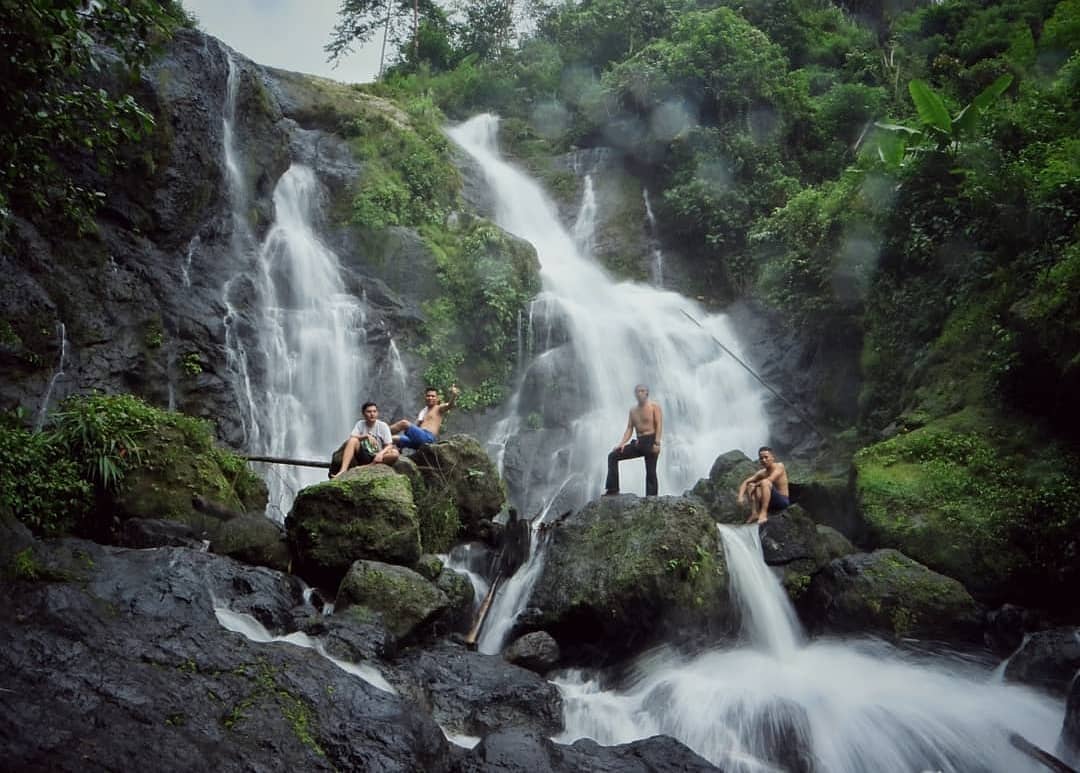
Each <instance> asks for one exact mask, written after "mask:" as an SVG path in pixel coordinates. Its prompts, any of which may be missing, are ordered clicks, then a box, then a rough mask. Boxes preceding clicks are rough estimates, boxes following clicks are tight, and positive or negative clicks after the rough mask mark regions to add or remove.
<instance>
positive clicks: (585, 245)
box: [574, 174, 597, 255]
mask: <svg viewBox="0 0 1080 773" xmlns="http://www.w3.org/2000/svg"><path fill="white" fill-rule="evenodd" d="M583 187H584V190H583V191H582V193H581V207H580V208H579V210H578V215H577V218H576V219H575V220H574V244H575V245H576V246H577V248H578V252H580V253H581V254H582V255H592V253H593V248H594V247H595V246H596V211H597V210H596V190H595V188H594V187H593V177H592V175H591V174H587V175H585V181H584V186H583Z"/></svg>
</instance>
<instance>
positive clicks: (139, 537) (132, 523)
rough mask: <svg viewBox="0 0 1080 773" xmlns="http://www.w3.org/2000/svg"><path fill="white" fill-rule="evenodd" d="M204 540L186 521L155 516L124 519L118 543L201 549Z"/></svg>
mask: <svg viewBox="0 0 1080 773" xmlns="http://www.w3.org/2000/svg"><path fill="white" fill-rule="evenodd" d="M208 543H209V540H204V539H201V538H200V537H199V535H198V534H196V533H195V530H194V529H193V528H191V527H190V526H188V525H187V524H186V523H179V522H177V521H162V520H160V519H157V518H131V519H129V520H127V521H124V526H123V528H122V529H121V532H120V544H121V545H123V546H124V547H126V548H136V549H145V548H166V547H173V548H194V549H195V550H203V549H205V548H206V546H207V544H208Z"/></svg>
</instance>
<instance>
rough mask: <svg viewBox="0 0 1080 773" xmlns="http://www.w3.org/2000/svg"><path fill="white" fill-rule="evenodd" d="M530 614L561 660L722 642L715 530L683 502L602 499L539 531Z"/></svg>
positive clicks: (726, 612) (722, 578) (701, 511)
mask: <svg viewBox="0 0 1080 773" xmlns="http://www.w3.org/2000/svg"><path fill="white" fill-rule="evenodd" d="M548 533H549V534H550V537H549V542H548V544H547V546H546V548H542V549H544V550H546V556H547V557H546V560H545V563H544V567H543V571H542V573H541V576H540V578H539V580H538V581H537V584H536V589H535V591H534V592H533V597H532V599H531V601H530V606H532V607H535V608H536V609H537V610H538V612H537V613H536V614H535V615H534V617H533V619H534V623H535V624H536V625H537V627H539V628H541V629H543V630H546V631H547V632H548V633H550V634H551V635H552V636H554V637H555V640H556V641H557V642H558V643H559V646H560V648H561V649H562V651H563V654H564V656H566V657H567V658H569V659H570V661H572V662H574V661H582V662H605V661H608V660H611V659H617V658H619V657H621V656H623V655H627V654H630V653H632V652H635V651H638V650H640V649H641V648H644V647H646V646H648V645H649V644H651V643H654V642H656V641H658V640H660V639H664V638H668V639H671V640H679V641H687V640H690V639H693V638H694V637H700V636H705V637H714V636H717V635H722V634H723V633H726V632H727V631H728V630H729V627H730V625H731V619H732V618H731V614H730V612H731V607H730V604H731V601H730V598H729V595H728V578H727V571H726V564H725V561H724V557H723V553H722V552H721V551H720V548H719V545H718V542H719V536H718V534H717V532H716V524H715V522H714V521H713V519H712V517H711V516H710V515H709V514H708V513H707V512H706V510H705V508H704V507H703V506H702V505H701V504H700V502H698V501H696V500H694V499H690V498H684V497H647V498H644V499H642V498H640V497H636V496H631V495H623V496H617V497H603V498H601V499H599V500H596V501H594V502H591V503H589V504H588V505H587V506H586V507H585V508H583V509H582V510H581V511H579V512H577V513H573V514H571V515H569V516H568V517H567V518H566V519H565V520H564V521H562V522H561V523H560V524H559V525H558V526H557V527H554V528H552V529H550V530H549V532H548Z"/></svg>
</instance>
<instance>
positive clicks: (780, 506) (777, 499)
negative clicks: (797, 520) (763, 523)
mask: <svg viewBox="0 0 1080 773" xmlns="http://www.w3.org/2000/svg"><path fill="white" fill-rule="evenodd" d="M789 507H791V500H790V499H788V498H787V497H786V496H784V495H783V494H781V493H780V492H779V491H777V490H776V489H773V492H772V496H771V497H769V512H770V513H778V512H780V511H781V510H787V509H788V508H789Z"/></svg>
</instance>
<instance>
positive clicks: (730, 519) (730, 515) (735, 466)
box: [688, 451, 761, 523]
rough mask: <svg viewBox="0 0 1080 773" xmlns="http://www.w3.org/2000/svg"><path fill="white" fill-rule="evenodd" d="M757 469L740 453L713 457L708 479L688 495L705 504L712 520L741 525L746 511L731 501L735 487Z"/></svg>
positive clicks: (745, 508)
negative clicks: (714, 459)
mask: <svg viewBox="0 0 1080 773" xmlns="http://www.w3.org/2000/svg"><path fill="white" fill-rule="evenodd" d="M760 469H761V468H760V467H759V466H758V465H757V464H755V463H754V462H752V461H751V460H750V459H749V458H748V457H747V456H746V454H744V453H743V452H742V451H728V452H727V453H726V454H721V455H720V456H718V457H716V461H715V462H713V466H712V468H711V469H710V470H709V477H707V478H702V479H701V480H699V481H698V482H697V483H696V484H695V485H694V487H693V488H692V489H691V490H690V491H689V492H688V493H689V494H690V495H692V496H694V497H696V498H698V499H700V500H701V501H702V502H704V503H705V507H706V508H707V509H708V511H709V513H710V514H711V515H712V517H713V519H714V520H716V521H719V522H720V523H742V522H743V521H745V520H746V516H747V515H749V513H750V511H749V508H748V507H747V506H744V507H741V508H740V507H739V505H738V504H737V503H736V501H735V497H736V495H737V494H738V491H739V484H740V483H742V482H743V481H744V480H746V478H748V477H750V476H751V475H753V474H754V473H756V472H757V471H758V470H760Z"/></svg>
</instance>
